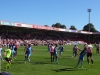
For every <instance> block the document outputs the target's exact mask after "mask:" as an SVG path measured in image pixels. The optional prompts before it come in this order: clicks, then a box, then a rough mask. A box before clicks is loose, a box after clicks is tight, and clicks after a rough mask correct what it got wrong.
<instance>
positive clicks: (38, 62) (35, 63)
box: [31, 61, 50, 65]
mask: <svg viewBox="0 0 100 75" xmlns="http://www.w3.org/2000/svg"><path fill="white" fill-rule="evenodd" d="M31 63H32V64H33V65H37V64H50V63H47V62H42V61H37V62H31Z"/></svg>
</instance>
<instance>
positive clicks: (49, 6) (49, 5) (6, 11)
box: [0, 0, 100, 31]
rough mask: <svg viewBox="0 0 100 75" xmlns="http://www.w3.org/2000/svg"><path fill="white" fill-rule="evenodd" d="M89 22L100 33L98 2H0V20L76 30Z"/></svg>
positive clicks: (83, 0) (96, 0)
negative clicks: (71, 27) (74, 28)
mask: <svg viewBox="0 0 100 75" xmlns="http://www.w3.org/2000/svg"><path fill="white" fill-rule="evenodd" d="M87 9H91V12H90V22H91V23H92V24H93V25H94V27H95V28H96V29H97V30H98V31H100V0H0V20H5V21H10V22H19V23H26V24H35V25H41V26H44V25H49V26H52V24H55V23H57V22H59V23H61V24H64V25H66V27H67V28H70V26H71V25H74V26H75V27H76V28H77V29H78V30H81V29H83V27H84V25H86V24H88V23H89V13H88V12H87Z"/></svg>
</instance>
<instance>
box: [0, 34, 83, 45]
mask: <svg viewBox="0 0 100 75" xmlns="http://www.w3.org/2000/svg"><path fill="white" fill-rule="evenodd" d="M0 34H1V35H0V37H1V43H2V44H3V45H5V44H6V43H7V42H13V41H17V42H19V44H20V45H24V44H25V43H31V44H32V45H47V44H48V43H57V44H60V43H62V44H68V43H73V41H84V39H81V38H80V39H79V37H76V36H75V37H74V36H73V37H72V38H71V37H67V35H65V34H62V33H40V32H37V33H36V32H23V33H18V32H1V33H0Z"/></svg>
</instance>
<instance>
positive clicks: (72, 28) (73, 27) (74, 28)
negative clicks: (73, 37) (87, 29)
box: [69, 25, 77, 30]
mask: <svg viewBox="0 0 100 75" xmlns="http://www.w3.org/2000/svg"><path fill="white" fill-rule="evenodd" d="M69 29H71V30H77V29H76V27H75V26H74V25H71V26H70V28H69Z"/></svg>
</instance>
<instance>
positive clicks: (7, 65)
mask: <svg viewBox="0 0 100 75" xmlns="http://www.w3.org/2000/svg"><path fill="white" fill-rule="evenodd" d="M11 48H12V47H11V46H10V47H9V48H8V49H6V50H4V56H5V60H6V61H7V64H6V66H5V69H8V68H9V67H10V65H11V62H12V60H11V58H10V57H11Z"/></svg>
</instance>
